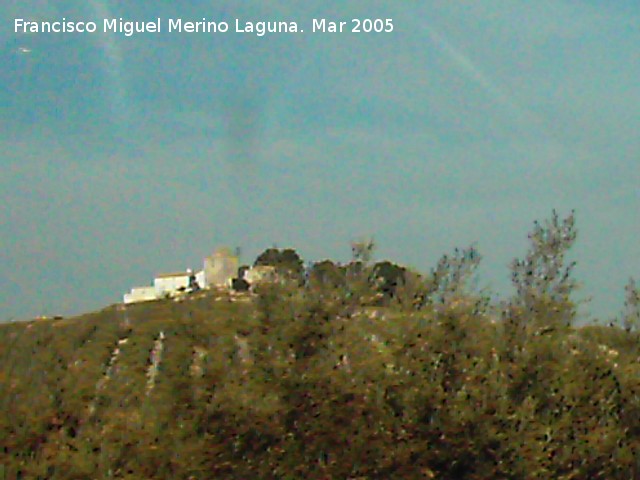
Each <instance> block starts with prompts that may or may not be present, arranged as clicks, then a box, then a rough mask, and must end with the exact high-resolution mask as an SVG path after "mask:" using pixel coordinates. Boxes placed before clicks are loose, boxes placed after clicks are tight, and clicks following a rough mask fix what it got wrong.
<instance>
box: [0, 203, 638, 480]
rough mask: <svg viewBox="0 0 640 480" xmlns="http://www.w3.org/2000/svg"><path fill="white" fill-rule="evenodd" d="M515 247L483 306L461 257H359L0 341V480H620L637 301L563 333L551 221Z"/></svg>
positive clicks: (571, 233) (634, 407)
mask: <svg viewBox="0 0 640 480" xmlns="http://www.w3.org/2000/svg"><path fill="white" fill-rule="evenodd" d="M529 238H530V241H531V243H530V249H529V251H528V252H527V253H526V255H525V256H524V257H523V259H520V260H515V261H514V263H513V265H512V269H511V270H512V279H513V283H514V287H515V293H514V295H513V296H512V297H510V298H507V299H504V300H502V301H500V302H492V301H490V300H489V298H488V296H486V295H485V294H484V293H483V292H477V291H473V290H472V289H470V288H469V285H468V284H469V282H468V280H469V279H470V278H471V276H472V275H473V271H474V269H475V267H476V266H477V265H478V262H479V261H480V255H479V254H478V252H476V251H475V249H473V248H469V249H465V250H456V251H454V253H453V254H451V255H447V256H444V257H443V258H442V260H441V261H440V262H439V263H438V265H437V266H436V267H435V268H434V269H433V270H432V271H431V272H430V273H429V274H427V275H418V274H417V273H415V272H411V271H409V270H406V269H404V268H399V267H397V266H394V265H393V264H391V263H390V262H386V263H384V262H382V263H378V264H376V265H372V264H371V261H370V253H371V250H372V248H371V247H372V245H371V244H368V245H367V244H359V245H355V246H354V261H353V262H351V263H350V264H348V265H346V266H336V265H335V264H333V263H332V262H328V261H326V262H320V263H319V264H317V268H314V269H311V272H310V273H309V274H308V275H307V276H306V277H304V275H303V274H302V273H301V271H300V270H299V269H297V268H285V269H284V270H282V271H283V272H284V273H283V274H282V275H281V276H280V278H279V281H277V282H274V283H267V284H264V285H261V286H259V287H258V288H256V291H255V292H252V293H242V294H231V293H224V292H218V293H216V292H206V293H198V294H197V295H192V296H187V297H185V298H183V299H181V301H173V300H163V301H157V302H151V303H147V304H139V305H132V306H128V307H127V308H126V309H125V308H124V307H122V306H112V307H109V308H106V309H104V310H102V311H100V312H96V313H92V314H89V315H84V316H81V317H77V318H71V319H62V320H50V321H36V322H27V323H20V324H18V323H14V324H8V325H3V326H1V327H0V366H1V368H0V402H1V405H0V407H1V408H0V480H2V479H19V478H22V479H78V480H86V479H111V478H113V479H116V478H117V479H128V480H134V479H136V480H143V479H232V478H233V479H254V478H256V479H262V478H264V479H307V478H309V479H348V478H350V479H369V478H371V479H390V478H399V479H424V478H432V479H438V478H439V479H458V478H459V479H530V478H544V479H567V480H568V479H638V478H640V335H639V333H638V323H639V322H638V290H637V288H636V287H635V284H634V283H633V282H630V284H629V287H628V288H627V304H626V310H625V311H624V313H623V314H621V317H620V319H619V323H618V324H617V325H615V326H607V327H604V326H588V327H582V328H576V327H574V326H573V324H574V321H575V319H576V305H575V303H574V301H573V300H572V293H573V290H574V289H575V283H574V282H573V280H572V277H571V265H570V264H569V265H567V264H566V261H565V255H566V252H567V250H568V249H569V248H570V247H571V245H572V244H573V242H574V241H575V228H574V224H573V215H571V216H569V217H567V218H566V219H564V220H560V219H559V218H558V217H557V215H555V213H554V215H553V217H552V218H551V219H550V220H549V221H547V222H545V223H544V224H537V223H536V224H535V225H534V229H533V231H532V232H531V234H530V237H529ZM289 256H290V255H289ZM400 271H401V275H398V272H400ZM384 272H386V273H384Z"/></svg>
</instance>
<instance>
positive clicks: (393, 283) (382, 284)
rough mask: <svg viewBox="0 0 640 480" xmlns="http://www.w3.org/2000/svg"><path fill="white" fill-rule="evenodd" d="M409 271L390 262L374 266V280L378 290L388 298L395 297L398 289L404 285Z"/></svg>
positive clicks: (386, 261)
mask: <svg viewBox="0 0 640 480" xmlns="http://www.w3.org/2000/svg"><path fill="white" fill-rule="evenodd" d="M406 273H407V269H406V268H404V267H400V266H399V265H396V264H395V263H391V262H390V261H388V260H385V261H383V262H378V263H376V264H375V265H374V266H373V271H372V278H373V280H374V283H375V284H376V286H377V288H378V290H379V291H380V292H381V293H382V294H383V295H384V296H385V297H387V298H390V297H393V296H394V295H395V292H396V289H397V288H398V287H399V286H400V285H402V284H404V280H405V274H406Z"/></svg>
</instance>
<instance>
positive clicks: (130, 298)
mask: <svg viewBox="0 0 640 480" xmlns="http://www.w3.org/2000/svg"><path fill="white" fill-rule="evenodd" d="M157 298H158V297H157V296H156V289H155V287H133V288H132V289H131V291H130V292H129V293H125V294H124V299H123V301H124V303H138V302H149V301H151V300H156V299H157Z"/></svg>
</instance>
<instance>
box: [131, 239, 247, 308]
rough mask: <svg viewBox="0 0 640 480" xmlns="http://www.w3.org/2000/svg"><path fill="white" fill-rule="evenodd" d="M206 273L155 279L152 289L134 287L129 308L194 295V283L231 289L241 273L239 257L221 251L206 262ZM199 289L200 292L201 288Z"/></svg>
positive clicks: (207, 286)
mask: <svg viewBox="0 0 640 480" xmlns="http://www.w3.org/2000/svg"><path fill="white" fill-rule="evenodd" d="M203 267H204V268H203V269H202V270H200V271H198V272H196V273H195V274H194V273H193V271H191V270H187V271H186V272H177V273H164V274H161V275H158V276H156V277H155V278H154V279H153V286H152V287H134V288H132V289H131V291H130V292H129V293H125V294H124V298H123V301H124V303H125V304H128V303H137V302H146V301H150V300H158V299H161V298H165V297H173V296H175V295H176V294H178V293H180V292H190V291H192V290H191V288H192V287H194V286H195V285H193V280H195V283H196V284H197V287H199V288H211V287H225V286H227V287H228V286H230V284H231V280H232V279H233V278H235V276H236V275H237V273H238V257H237V255H233V254H232V253H231V251H230V250H228V249H225V248H221V249H218V250H216V251H215V252H214V253H213V255H211V256H209V257H207V258H205V259H204V265H203ZM197 287H196V288H197Z"/></svg>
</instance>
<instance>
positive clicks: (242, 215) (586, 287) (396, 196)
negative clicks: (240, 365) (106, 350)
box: [0, 0, 640, 321]
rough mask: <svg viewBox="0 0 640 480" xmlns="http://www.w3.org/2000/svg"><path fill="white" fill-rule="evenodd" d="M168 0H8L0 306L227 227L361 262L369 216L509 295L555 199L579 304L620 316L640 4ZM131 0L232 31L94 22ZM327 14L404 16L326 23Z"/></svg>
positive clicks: (109, 297) (387, 251)
mask: <svg viewBox="0 0 640 480" xmlns="http://www.w3.org/2000/svg"><path fill="white" fill-rule="evenodd" d="M143 3H144V4H143ZM168 3H169V2H136V3H135V5H134V4H133V3H132V2H123V1H120V0H90V1H87V0H58V1H55V2H54V1H46V0H8V6H7V3H4V4H3V7H2V8H1V9H0V65H1V67H0V86H1V88H0V112H1V114H0V165H1V167H2V175H1V176H0V189H1V190H0V191H1V194H2V204H1V206H0V241H1V242H2V247H1V249H0V252H1V257H0V258H1V261H0V321H8V320H16V319H24V318H30V317H34V316H36V315H54V314H61V315H71V314H76V313H81V312H85V311H90V310H95V309H99V308H102V307H104V306H107V305H109V304H112V303H115V302H118V301H120V300H121V298H122V294H123V293H125V292H126V291H128V290H129V289H130V288H131V287H133V286H138V285H147V284H150V283H151V282H152V279H153V276H154V275H155V274H157V273H161V272H166V271H174V270H183V269H185V268H187V267H191V268H198V267H199V266H200V265H201V264H202V259H203V258H204V257H205V256H206V255H208V254H210V253H211V252H212V251H213V250H214V249H215V248H216V247H219V246H223V245H224V246H230V247H236V246H237V247H240V248H241V252H242V260H243V261H244V262H245V263H251V262H252V261H253V260H254V259H255V257H256V256H257V255H258V254H259V253H260V252H261V251H263V250H264V249H265V248H267V247H271V246H273V245H276V246H278V247H293V248H295V249H296V250H297V251H298V252H299V253H300V255H301V256H302V257H303V258H304V260H305V261H307V262H310V261H317V260H322V259H325V258H331V259H334V260H338V261H348V260H349V256H350V242H351V241H352V240H355V239H360V238H368V237H373V238H374V240H375V242H376V244H377V250H376V255H375V259H377V260H382V259H390V260H393V261H395V262H397V263H400V264H403V265H408V266H411V267H413V268H415V269H417V270H419V271H423V272H427V271H429V269H430V268H431V267H433V266H435V264H436V263H437V260H438V258H439V257H440V256H441V255H442V254H444V253H448V252H451V251H452V250H453V249H454V248H455V247H466V246H468V245H471V244H474V245H476V247H477V248H478V249H479V251H480V253H481V254H482V255H483V260H482V265H481V268H480V271H479V286H480V287H483V288H488V289H490V290H491V291H493V292H495V293H496V294H499V295H501V296H507V295H510V294H511V293H513V290H512V288H511V287H510V284H509V278H510V274H509V263H510V262H511V261H512V259H513V258H515V257H523V256H524V255H525V253H526V250H527V248H528V244H527V233H528V232H529V231H531V229H532V227H533V221H534V220H536V219H538V220H543V219H545V218H549V217H550V216H551V212H552V210H553V209H554V208H555V209H557V211H558V212H559V214H560V216H566V215H568V214H569V212H570V211H571V210H572V209H575V210H576V221H577V227H578V240H577V242H576V244H575V246H574V247H573V249H572V253H571V258H573V259H575V260H576V261H577V262H578V264H577V267H576V270H575V275H576V278H577V280H578V281H579V282H580V283H581V288H580V290H579V291H578V292H577V297H576V298H577V299H584V300H588V299H590V300H589V303H588V304H587V305H586V306H585V307H584V308H583V310H582V315H583V320H586V319H588V318H590V319H601V320H607V319H610V318H611V317H613V316H615V315H617V314H619V312H620V311H621V309H622V304H623V298H624V285H625V284H626V282H627V280H628V279H629V277H632V276H633V277H635V278H638V277H639V273H640V243H639V242H638V237H639V234H640V215H639V212H640V188H639V186H640V178H639V177H640V176H639V173H640V168H639V165H640V148H639V147H640V136H639V135H638V132H639V131H640V115H639V114H638V106H639V105H640V81H639V79H640V62H639V60H640V4H639V3H638V2H636V1H635V0H634V1H631V0H625V1H623V0H613V1H595V0H590V1H581V2H577V1H568V0H538V1H537V2H535V3H533V2H519V1H507V0H485V1H482V2H477V1H464V0H461V1H456V2H451V1H437V0H434V1H426V2H392V1H382V0H380V1H364V0H353V1H350V2H327V1H322V2H321V1H317V0H309V1H306V2H294V1H287V0H272V1H264V0H261V1H257V0H245V1H242V2H240V1H235V2H232V1H224V0H217V1H195V0H193V1H185V2H179V4H178V2H170V3H171V4H168ZM120 17H122V18H124V19H125V20H138V21H141V20H144V21H151V20H155V19H157V18H160V19H161V22H162V23H164V25H163V27H164V28H165V29H166V26H167V23H168V19H170V18H182V19H183V20H192V21H197V20H201V19H202V18H203V17H204V18H206V19H208V20H217V21H221V20H225V21H228V22H229V23H230V25H231V29H230V31H229V32H227V33H225V34H221V33H217V34H212V33H209V34H208V33H191V34H188V33H183V34H179V33H176V32H172V33H168V32H166V30H165V31H163V32H162V33H141V34H134V35H132V36H130V37H126V36H124V35H123V34H117V33H103V32H102V31H101V27H102V20H103V19H104V18H120ZM16 18H23V19H26V20H36V21H43V20H49V21H54V20H61V19H62V18H66V19H67V20H68V21H95V22H96V23H97V24H98V27H99V31H98V32H96V33H93V34H70V33H58V34H47V33H37V34H36V33H28V34H25V33H16V32H15V31H14V20H15V19H16ZM236 18H238V19H239V20H240V21H241V22H242V23H244V21H246V20H250V21H269V20H271V21H273V20H282V21H296V22H298V25H299V28H302V29H304V30H305V31H304V32H302V33H295V34H292V33H289V34H286V33H281V34H278V33H273V34H267V35H265V36H262V37H258V36H257V35H255V34H248V33H236V32H233V31H232V30H233V28H234V22H235V19H236ZM314 18H326V19H328V20H333V21H346V22H347V27H346V28H347V29H349V27H350V26H351V25H352V23H351V19H352V18H360V19H363V18H372V19H375V18H381V19H387V18H389V19H392V23H393V26H394V30H393V32H390V33H353V32H350V31H345V32H344V33H341V34H338V33H336V34H330V33H319V32H315V33H312V32H311V22H312V19H314Z"/></svg>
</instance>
